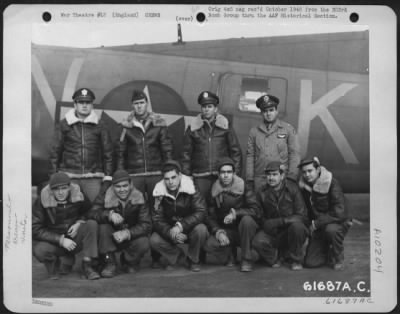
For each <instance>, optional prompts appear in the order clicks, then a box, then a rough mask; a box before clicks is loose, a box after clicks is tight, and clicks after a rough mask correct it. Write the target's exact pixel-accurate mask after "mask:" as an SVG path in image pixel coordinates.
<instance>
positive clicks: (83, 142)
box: [81, 123, 85, 173]
mask: <svg viewBox="0 0 400 314" xmlns="http://www.w3.org/2000/svg"><path fill="white" fill-rule="evenodd" d="M81 127H82V173H85V130H84V127H83V123H81Z"/></svg>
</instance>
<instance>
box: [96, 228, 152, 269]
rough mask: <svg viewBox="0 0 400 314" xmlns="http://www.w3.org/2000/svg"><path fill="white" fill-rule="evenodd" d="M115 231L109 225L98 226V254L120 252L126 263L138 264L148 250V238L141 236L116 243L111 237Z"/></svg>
mask: <svg viewBox="0 0 400 314" xmlns="http://www.w3.org/2000/svg"><path fill="white" fill-rule="evenodd" d="M115 231H117V230H116V229H114V227H113V226H112V225H110V224H100V225H99V253H100V254H107V253H113V252H117V251H122V252H124V255H125V259H126V261H127V262H128V263H130V264H132V265H137V264H139V263H140V260H141V259H142V257H143V256H144V255H145V254H146V252H147V251H148V250H149V249H150V242H149V238H148V237H146V236H143V237H139V238H136V239H131V240H126V241H123V242H122V243H117V242H115V241H114V238H113V236H112V234H113V233H114V232H115Z"/></svg>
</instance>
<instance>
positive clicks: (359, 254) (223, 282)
mask: <svg viewBox="0 0 400 314" xmlns="http://www.w3.org/2000/svg"><path fill="white" fill-rule="evenodd" d="M345 256H346V258H345V269H344V270H343V271H334V270H332V269H331V268H328V267H322V268H318V269H303V270H301V271H292V270H290V269H289V268H288V267H286V266H283V267H281V268H278V269H272V268H270V267H267V266H266V265H265V264H262V263H257V264H255V265H254V271H253V272H251V273H241V272H240V271H239V270H238V268H237V267H236V268H228V267H226V266H222V265H218V264H216V261H215V259H213V257H212V256H210V255H208V256H207V260H208V264H207V265H203V266H202V270H201V272H199V273H193V272H190V271H189V270H187V269H186V268H185V267H184V266H181V267H179V268H177V269H176V270H173V271H166V270H164V269H157V270H154V269H151V268H150V263H151V259H150V254H148V255H146V256H145V258H144V259H143V260H142V263H141V270H140V271H139V272H138V273H136V274H123V273H119V274H118V275H117V276H116V277H114V278H111V279H100V280H96V281H88V280H84V279H81V275H80V261H79V260H78V261H77V263H76V264H75V267H74V270H73V273H72V274H70V275H69V276H66V277H62V279H60V280H49V279H47V273H46V270H45V267H44V265H42V264H40V263H39V262H38V261H37V260H36V259H35V258H33V259H32V275H33V276H32V288H33V289H32V290H33V293H32V294H33V295H32V296H33V297H34V298H76V297H86V298H97V297H100V298H101V297H107V298H138V297H171V298H178V297H209V298H214V297H335V296H340V297H346V296H352V297H355V296H359V297H367V296H369V292H368V290H366V291H354V290H357V289H355V288H356V286H357V284H358V283H360V282H365V285H364V284H362V287H366V288H368V287H369V285H370V224H369V223H368V222H364V223H363V225H361V226H360V225H355V226H353V227H352V228H351V229H350V231H349V233H348V235H347V237H346V239H345ZM307 281H308V282H310V283H311V282H313V281H316V282H319V281H323V282H325V283H326V282H327V281H332V282H337V281H341V282H343V283H344V282H348V283H349V285H350V287H351V289H352V291H348V290H347V289H346V290H345V291H338V292H329V291H326V290H325V291H305V290H304V288H303V285H304V283H305V282H307ZM342 287H343V285H342Z"/></svg>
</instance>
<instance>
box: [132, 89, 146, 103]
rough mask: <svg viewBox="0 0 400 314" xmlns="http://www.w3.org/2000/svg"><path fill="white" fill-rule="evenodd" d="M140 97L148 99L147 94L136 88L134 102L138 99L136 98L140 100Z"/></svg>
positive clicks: (133, 95) (133, 96)
mask: <svg viewBox="0 0 400 314" xmlns="http://www.w3.org/2000/svg"><path fill="white" fill-rule="evenodd" d="M140 99H146V101H147V96H146V94H145V93H143V92H142V91H140V90H134V91H133V94H132V102H134V101H136V100H140Z"/></svg>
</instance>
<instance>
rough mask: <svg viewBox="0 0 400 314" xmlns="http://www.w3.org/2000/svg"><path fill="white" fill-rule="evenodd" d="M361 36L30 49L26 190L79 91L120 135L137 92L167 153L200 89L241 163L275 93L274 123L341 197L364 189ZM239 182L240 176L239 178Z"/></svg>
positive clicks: (365, 104)
mask: <svg viewBox="0 0 400 314" xmlns="http://www.w3.org/2000/svg"><path fill="white" fill-rule="evenodd" d="M368 49H369V34H368V31H363V32H348V33H332V34H315V35H296V36H285V37H262V38H234V39H224V40H213V41H201V42H182V41H181V40H180V41H178V42H176V43H165V44H148V45H132V46H117V47H100V48H66V47H54V46H41V45H35V44H32V184H33V185H39V184H41V183H42V182H43V181H45V180H47V178H48V177H47V175H48V156H49V145H50V141H51V138H52V135H53V134H52V133H53V130H54V125H55V123H57V122H58V121H59V120H61V119H62V118H63V117H64V114H65V112H66V111H67V110H68V109H69V108H71V107H73V102H72V94H73V92H74V91H75V90H76V89H77V88H80V87H87V88H90V89H92V90H93V91H94V93H95V95H96V99H95V105H94V108H95V110H96V112H97V113H98V114H99V115H100V116H101V118H102V119H103V120H104V121H105V122H106V124H107V126H108V127H109V129H110V132H111V135H112V138H113V140H115V141H116V140H117V139H118V130H119V128H118V123H120V122H121V121H122V119H123V118H124V117H126V116H127V115H128V112H129V111H130V110H131V104H130V99H131V94H132V91H133V90H134V89H141V90H144V92H145V93H146V94H147V95H148V97H149V102H150V106H151V108H152V110H153V111H154V112H156V113H159V114H161V115H162V116H163V117H164V118H165V119H166V121H167V123H168V125H169V128H170V132H171V133H172V138H173V141H174V148H175V157H178V156H179V154H180V151H181V145H182V141H183V134H184V130H185V126H186V125H187V123H188V121H189V120H190V119H192V118H193V117H194V116H195V115H196V114H198V113H199V112H200V106H199V105H198V104H197V102H196V100H197V96H198V94H199V93H200V92H201V91H203V90H209V91H212V92H215V93H217V94H218V95H219V97H220V105H219V111H220V112H221V113H222V114H224V115H226V116H227V117H228V119H229V120H230V121H231V123H232V125H233V127H234V129H235V131H236V133H237V136H238V138H239V141H240V144H241V148H242V152H243V156H244V160H245V155H246V146H247V139H248V134H249V130H250V128H251V127H253V126H255V125H257V124H259V123H261V121H262V117H261V115H260V113H259V111H258V110H257V108H256V107H255V100H256V99H257V98H258V97H259V96H261V95H262V94H264V93H269V94H272V95H275V96H277V97H278V98H279V99H280V101H281V103H280V105H279V107H278V108H279V111H280V118H281V119H283V120H284V121H286V122H288V123H290V124H292V125H293V126H294V127H295V128H296V130H297V131H298V134H299V139H300V144H301V153H302V156H305V155H315V156H318V157H319V159H320V161H321V163H322V164H323V165H324V166H326V167H327V168H328V169H329V170H330V171H332V172H333V174H334V175H335V177H337V179H338V180H339V181H340V182H341V185H342V187H343V190H344V191H345V192H346V193H369V189H370V188H369V169H370V168H369V167H370V166H369V155H370V147H369V98H368V94H369V74H368V64H369V63H368V62H369V55H368ZM242 175H243V176H244V174H242Z"/></svg>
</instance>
